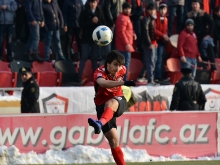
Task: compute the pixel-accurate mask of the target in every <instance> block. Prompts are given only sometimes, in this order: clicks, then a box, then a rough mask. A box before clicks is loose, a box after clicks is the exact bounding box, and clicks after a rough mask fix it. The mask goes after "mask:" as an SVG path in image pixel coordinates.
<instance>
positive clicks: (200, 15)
mask: <svg viewBox="0 0 220 165" xmlns="http://www.w3.org/2000/svg"><path fill="white" fill-rule="evenodd" d="M188 18H191V19H193V20H194V23H195V26H194V31H195V33H196V36H197V39H198V47H199V49H200V53H201V57H202V59H203V60H204V61H208V60H210V62H212V63H215V53H214V48H213V46H212V45H211V44H208V47H207V49H204V48H202V45H201V43H202V41H203V40H205V39H208V38H210V37H211V36H212V35H213V32H214V21H213V19H212V18H211V17H210V15H209V14H207V13H206V12H205V11H204V10H201V9H200V0H192V11H190V12H189V13H187V16H186V19H185V20H187V19H188ZM211 69H212V70H216V67H215V66H214V65H211Z"/></svg>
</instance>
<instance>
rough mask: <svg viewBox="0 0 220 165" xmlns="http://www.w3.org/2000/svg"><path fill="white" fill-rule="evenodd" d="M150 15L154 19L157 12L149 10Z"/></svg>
mask: <svg viewBox="0 0 220 165" xmlns="http://www.w3.org/2000/svg"><path fill="white" fill-rule="evenodd" d="M147 12H148V14H149V15H151V16H152V17H153V16H154V15H155V14H156V10H155V9H152V10H147Z"/></svg>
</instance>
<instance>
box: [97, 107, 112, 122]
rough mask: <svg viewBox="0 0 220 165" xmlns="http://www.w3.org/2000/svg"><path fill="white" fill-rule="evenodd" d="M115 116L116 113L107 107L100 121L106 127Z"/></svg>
mask: <svg viewBox="0 0 220 165" xmlns="http://www.w3.org/2000/svg"><path fill="white" fill-rule="evenodd" d="M113 115H114V111H113V110H112V109H111V108H109V107H106V108H105V110H104V112H103V114H102V116H101V118H100V119H99V121H101V122H102V125H105V124H106V123H107V122H108V121H109V120H111V118H112V117H113Z"/></svg>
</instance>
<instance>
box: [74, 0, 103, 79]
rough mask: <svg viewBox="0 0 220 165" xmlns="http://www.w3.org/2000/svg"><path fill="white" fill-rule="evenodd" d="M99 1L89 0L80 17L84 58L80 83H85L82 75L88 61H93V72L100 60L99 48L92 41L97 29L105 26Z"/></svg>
mask: <svg viewBox="0 0 220 165" xmlns="http://www.w3.org/2000/svg"><path fill="white" fill-rule="evenodd" d="M97 5H98V2H97V0H88V1H87V3H86V5H85V9H84V10H83V11H82V13H81V14H80V17H79V24H80V27H81V28H82V37H81V46H82V56H81V59H80V63H79V71H78V82H79V83H83V81H82V74H83V70H84V67H85V64H86V61H87V60H88V59H90V60H91V61H92V70H93V72H95V70H96V69H97V67H98V66H97V62H98V59H99V46H98V45H97V44H96V43H95V42H94V41H93V40H92V33H93V31H94V30H95V28H96V27H98V26H100V25H105V20H104V16H103V12H102V9H101V8H100V7H98V6H97Z"/></svg>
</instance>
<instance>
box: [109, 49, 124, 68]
mask: <svg viewBox="0 0 220 165" xmlns="http://www.w3.org/2000/svg"><path fill="white" fill-rule="evenodd" d="M114 60H116V61H117V62H118V63H119V65H124V64H125V57H124V56H123V55H122V54H121V53H120V52H119V51H117V50H112V51H110V52H109V53H108V54H107V56H106V59H105V69H107V64H111V63H112V61H114Z"/></svg>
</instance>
